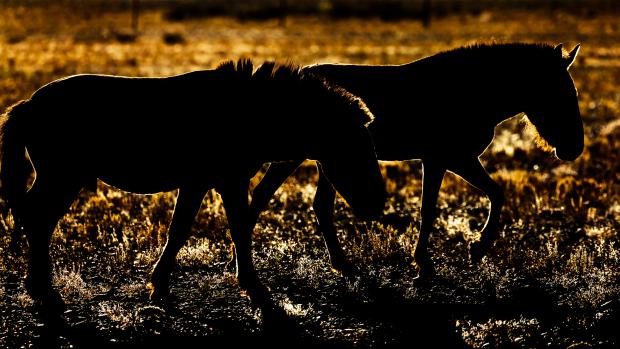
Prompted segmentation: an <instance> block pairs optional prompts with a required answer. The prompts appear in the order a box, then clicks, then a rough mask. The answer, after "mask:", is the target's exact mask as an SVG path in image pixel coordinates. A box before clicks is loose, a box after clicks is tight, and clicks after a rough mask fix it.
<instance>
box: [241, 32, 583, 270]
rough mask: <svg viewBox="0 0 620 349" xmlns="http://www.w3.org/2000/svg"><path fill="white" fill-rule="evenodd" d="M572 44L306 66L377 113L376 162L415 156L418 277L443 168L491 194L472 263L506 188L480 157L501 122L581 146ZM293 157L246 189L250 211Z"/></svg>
mask: <svg viewBox="0 0 620 349" xmlns="http://www.w3.org/2000/svg"><path fill="white" fill-rule="evenodd" d="M578 52H579V45H578V46H577V47H575V48H574V49H573V50H572V51H571V52H570V53H565V52H564V50H563V47H562V45H558V46H556V47H553V46H550V45H546V44H493V45H487V44H480V45H474V46H469V47H463V48H458V49H454V50H451V51H447V52H443V53H439V54H436V55H434V56H430V57H427V58H424V59H420V60H417V61H414V62H411V63H407V64H403V65H389V66H367V65H336V64H320V65H314V66H308V67H306V68H304V70H306V71H309V72H312V73H315V74H318V75H320V76H322V77H325V78H326V79H327V80H329V81H330V82H333V83H335V84H337V85H339V86H341V87H343V88H345V89H347V90H348V91H349V92H351V93H353V94H355V95H357V96H359V97H360V98H362V99H363V100H364V102H365V103H366V105H367V106H368V107H369V108H370V109H371V111H372V112H373V113H374V115H375V116H376V120H375V121H374V122H373V124H372V125H371V126H370V127H369V129H370V131H371V134H372V136H373V139H374V141H375V147H376V150H377V157H378V158H379V159H380V160H409V159H421V160H422V163H423V193H422V209H421V210H422V219H421V224H420V237H419V241H418V244H417V246H416V249H415V253H414V259H415V261H416V264H417V266H418V272H419V276H421V277H424V276H430V275H432V274H433V272H434V269H433V266H432V262H431V259H430V257H429V255H428V252H427V241H428V237H429V234H430V232H431V228H432V226H433V222H434V221H435V218H436V214H437V212H436V205H437V195H438V193H439V189H440V187H441V183H442V180H443V177H444V173H445V172H446V171H447V170H449V171H451V172H453V173H455V174H457V175H459V176H460V177H462V178H463V179H464V180H465V181H467V182H468V183H469V184H471V185H472V186H474V187H476V188H478V189H480V190H481V191H482V192H484V193H485V194H486V195H487V196H488V198H489V200H490V202H491V208H490V213H489V215H488V218H487V221H486V223H485V225H484V228H483V229H482V231H481V234H480V239H479V241H476V242H473V243H472V244H471V245H470V255H471V259H472V261H474V262H477V261H478V260H479V259H481V258H482V257H483V256H484V255H485V254H486V252H487V251H488V249H489V248H490V247H491V246H492V244H493V241H494V240H495V239H496V238H497V236H498V229H499V217H500V212H501V209H502V205H503V203H504V195H503V192H502V189H501V188H500V186H499V185H498V184H497V183H495V181H493V179H492V178H491V177H490V176H489V174H488V173H487V172H486V170H485V169H484V168H483V166H482V165H481V163H480V161H479V159H478V157H479V156H480V154H482V152H483V151H484V150H485V149H486V147H487V146H488V145H489V143H490V142H491V141H492V139H493V135H494V128H495V126H496V125H497V124H498V123H500V122H502V121H503V120H505V119H507V118H510V117H513V116H515V115H517V114H520V113H525V114H526V115H527V119H526V120H529V122H531V123H530V125H532V124H533V125H534V126H535V129H536V130H537V131H538V137H539V138H540V139H539V143H544V144H546V147H547V148H548V149H549V150H551V149H555V155H556V157H558V158H559V159H562V160H574V159H576V158H577V157H578V156H579V155H580V154H581V153H582V151H583V144H584V140H583V139H584V134H583V124H582V121H581V116H580V114H579V106H578V101H577V92H576V89H575V86H574V84H573V81H572V78H571V76H570V74H569V72H568V68H569V67H570V66H571V64H572V63H573V61H574V60H575V57H576V56H577V53H578ZM529 122H528V123H529ZM545 141H546V143H545ZM298 165H299V162H291V163H280V164H272V165H271V166H270V167H269V169H268V171H267V172H266V174H265V176H264V178H263V180H262V181H261V182H260V184H259V185H258V186H257V187H256V188H255V190H254V192H253V198H252V203H251V206H252V209H253V210H254V211H255V212H257V213H258V212H260V211H261V210H262V209H263V208H264V207H266V206H267V204H268V202H269V199H270V198H271V196H272V195H273V193H274V192H275V190H276V189H277V188H278V187H279V186H280V184H281V183H282V182H283V181H284V180H285V179H286V178H287V177H288V176H289V175H290V174H291V173H292V171H294V170H295V168H296V167H297V166H298ZM319 173H320V178H319V181H318V188H317V192H316V195H315V198H314V204H313V206H314V211H315V213H316V217H317V220H318V222H319V228H320V230H321V231H322V232H323V237H324V240H325V243H326V246H327V249H328V251H329V255H330V258H331V262H332V265H333V266H334V268H336V269H340V270H344V271H348V270H349V269H350V268H351V265H349V264H348V263H347V260H346V258H345V255H344V253H343V251H342V249H341V247H340V245H339V243H338V238H337V236H336V230H335V228H334V226H333V211H334V198H335V192H334V189H333V188H332V187H331V186H330V185H329V181H327V179H325V178H324V177H323V173H322V171H321V166H319Z"/></svg>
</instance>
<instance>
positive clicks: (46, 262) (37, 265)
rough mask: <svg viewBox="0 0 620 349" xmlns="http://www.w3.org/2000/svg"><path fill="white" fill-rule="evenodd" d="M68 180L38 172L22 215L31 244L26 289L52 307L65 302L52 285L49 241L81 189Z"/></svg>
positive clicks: (60, 305) (56, 307) (59, 305)
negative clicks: (38, 174)
mask: <svg viewBox="0 0 620 349" xmlns="http://www.w3.org/2000/svg"><path fill="white" fill-rule="evenodd" d="M67 183H68V182H67V181H64V180H57V181H53V180H46V178H45V177H44V176H42V175H40V176H38V178H37V180H36V181H35V183H34V185H33V187H32V188H31V189H30V191H28V193H26V198H25V202H24V207H23V212H22V217H21V218H22V224H23V226H24V229H25V231H26V237H27V239H28V244H29V259H28V263H29V264H28V277H27V279H26V289H27V290H28V292H29V293H30V295H31V296H32V298H34V299H35V300H37V301H40V302H41V303H42V305H43V306H44V307H47V308H51V309H52V310H57V309H58V308H60V307H62V305H63V302H62V299H61V298H60V295H59V294H58V292H56V291H55V290H54V288H53V287H52V273H51V263H50V256H49V244H50V240H51V237H52V233H53V232H54V227H55V226H56V224H57V223H58V220H59V219H60V218H61V217H62V216H63V214H64V213H65V211H66V210H67V209H68V208H69V206H70V205H71V203H72V202H73V199H74V197H75V195H76V194H77V193H78V191H79V186H77V185H74V184H67Z"/></svg>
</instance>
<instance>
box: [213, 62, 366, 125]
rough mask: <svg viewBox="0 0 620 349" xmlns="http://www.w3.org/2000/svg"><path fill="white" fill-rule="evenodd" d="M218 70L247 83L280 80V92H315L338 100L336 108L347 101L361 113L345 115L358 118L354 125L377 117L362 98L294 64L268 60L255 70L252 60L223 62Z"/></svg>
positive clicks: (362, 123)
mask: <svg viewBox="0 0 620 349" xmlns="http://www.w3.org/2000/svg"><path fill="white" fill-rule="evenodd" d="M216 70H217V71H221V72H223V73H224V74H230V75H231V76H235V77H236V78H241V79H243V80H246V81H248V82H255V83H262V84H265V83H270V82H273V81H277V82H280V83H281V86H282V87H281V88H280V89H278V90H279V91H284V92H285V93H300V92H293V91H307V92H309V93H312V94H311V95H312V96H317V92H318V93H319V94H320V95H322V96H325V97H327V98H331V99H339V101H338V102H339V103H334V106H337V105H342V101H344V104H345V105H346V106H347V107H351V108H352V109H356V110H359V111H360V112H357V113H343V114H346V115H352V114H353V115H354V116H353V117H354V118H355V120H353V121H354V122H355V123H358V124H361V125H365V126H367V125H368V124H370V123H371V122H372V121H373V120H374V115H373V114H372V113H371V112H370V110H369V109H368V107H367V106H366V104H365V103H364V102H363V101H362V99H361V98H359V97H357V96H355V95H353V94H352V93H350V92H348V91H347V90H345V89H344V88H342V87H339V86H337V85H335V84H333V83H330V82H328V81H327V80H325V79H324V78H322V77H320V76H318V75H315V74H313V73H311V72H309V71H307V70H305V69H303V68H302V67H301V66H299V65H296V64H293V63H284V64H279V63H276V62H273V61H268V62H264V63H263V64H261V65H260V66H259V67H258V68H257V69H256V70H254V64H253V62H252V60H251V59H249V58H242V59H239V60H237V61H236V62H235V61H233V60H228V61H225V62H222V63H220V64H219V65H218V67H217V68H216ZM290 87H294V88H290ZM309 93H308V94H309ZM336 112H337V111H336ZM339 116H340V115H339ZM316 117H323V115H316ZM342 117H345V115H342Z"/></svg>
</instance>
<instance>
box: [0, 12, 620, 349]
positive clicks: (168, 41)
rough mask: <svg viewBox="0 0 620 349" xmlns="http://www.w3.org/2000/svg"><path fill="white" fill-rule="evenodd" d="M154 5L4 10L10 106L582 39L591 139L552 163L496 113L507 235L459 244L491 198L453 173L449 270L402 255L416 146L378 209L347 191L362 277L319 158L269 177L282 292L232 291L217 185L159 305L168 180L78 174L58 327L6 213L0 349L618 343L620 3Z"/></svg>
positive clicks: (266, 226) (414, 189) (263, 230)
mask: <svg viewBox="0 0 620 349" xmlns="http://www.w3.org/2000/svg"><path fill="white" fill-rule="evenodd" d="M162 14H163V12H162V10H161V9H150V10H145V11H143V12H142V13H141V16H140V21H139V28H138V32H137V33H134V32H133V31H132V30H131V26H130V14H129V13H128V12H124V11H122V10H115V11H104V10H102V9H101V8H97V9H93V8H90V9H80V8H74V9H72V10H71V11H65V10H63V9H62V8H61V7H49V6H48V7H17V6H8V5H5V6H2V7H0V18H2V20H0V107H2V109H3V110H4V108H6V107H7V106H9V105H10V104H12V103H13V102H15V101H17V100H19V99H22V98H27V97H28V96H29V94H30V93H32V92H33V91H34V90H35V89H36V88H38V87H40V86H42V85H43V84H45V83H47V82H49V81H51V80H53V79H55V78H58V77H62V76H66V75H69V74H75V73H105V74H123V75H144V76H160V75H170V74H175V73H181V72H186V71H189V70H195V69H203V68H212V67H214V66H216V65H217V63H218V62H220V61H222V60H224V59H230V58H233V59H235V58H239V57H251V58H253V59H254V60H256V61H257V62H261V61H263V60H267V59H277V60H279V61H281V62H287V61H289V60H290V61H294V62H297V63H299V64H312V63H318V62H346V63H368V64H399V63H405V62H408V61H411V60H414V59H417V58H421V57H424V56H426V55H429V54H433V53H436V52H439V51H441V50H445V49H449V48H454V47H458V46H461V45H465V44H470V43H474V42H479V41H484V42H489V41H494V42H512V41H525V42H547V43H553V44H555V43H559V42H567V43H568V45H574V44H576V43H578V42H580V43H581V44H582V50H581V52H580V55H579V57H578V58H577V61H576V63H575V64H574V66H573V67H572V68H571V71H572V76H573V78H574V80H575V84H576V86H577V88H578V89H579V100H580V109H581V114H582V117H583V121H584V126H585V135H586V150H585V152H584V154H583V155H582V156H581V157H580V158H579V159H578V160H577V161H575V162H571V163H568V162H561V161H559V160H557V159H555V158H554V157H553V155H552V154H549V153H547V152H545V151H543V150H540V149H538V148H537V147H536V145H535V144H534V143H533V141H532V135H531V134H530V133H528V132H527V131H524V130H522V128H521V125H520V123H519V122H518V121H516V120H509V121H507V122H506V123H504V124H502V125H500V126H499V127H498V128H497V129H496V137H495V140H494V142H493V143H492V144H491V146H490V147H489V148H488V149H487V151H486V152H485V153H484V154H483V156H482V161H483V163H484V164H485V166H486V168H487V169H488V170H489V172H491V173H492V176H493V178H494V179H495V180H496V181H497V182H498V183H500V184H501V185H502V187H503V188H504V189H505V192H506V197H507V202H506V207H505V208H504V210H503V212H502V218H501V223H502V232H501V237H500V239H499V240H498V241H497V243H496V245H495V246H494V248H493V249H492V250H491V252H490V254H489V255H488V257H487V258H486V259H484V260H483V261H482V262H481V263H480V264H477V265H472V264H471V263H470V261H469V259H468V253H467V241H470V240H472V239H475V238H476V233H477V232H478V231H479V229H480V228H481V227H482V226H483V224H484V220H485V217H486V215H487V212H488V200H487V199H486V198H485V197H484V196H482V195H481V193H480V192H478V191H477V190H475V189H473V188H472V187H470V186H469V185H468V184H467V183H466V182H464V181H463V180H461V179H460V178H458V177H457V176H455V175H453V174H448V175H446V177H445V179H444V183H443V186H442V190H441V194H440V197H439V203H438V208H439V210H440V218H439V219H438V221H437V223H436V225H435V231H434V232H433V234H432V236H431V243H430V252H431V254H432V258H433V260H434V262H435V264H436V266H437V272H438V275H437V277H436V278H434V279H433V280H432V281H430V282H426V283H416V282H415V281H414V279H413V278H414V276H415V275H416V271H415V268H414V267H413V266H412V265H411V262H412V257H411V253H412V249H413V247H414V246H415V244H416V241H417V234H418V230H419V229H418V225H419V221H420V214H419V209H420V193H421V188H420V184H421V182H420V180H421V164H420V162H417V161H411V162H407V163H405V162H402V163H384V164H383V165H382V166H383V167H382V169H383V171H384V174H385V175H386V180H387V188H388V191H389V199H388V204H387V206H386V210H385V218H383V219H382V220H381V221H379V222H374V223H364V222H360V221H357V220H356V219H355V218H354V217H353V215H352V213H351V211H350V209H349V208H348V207H347V206H346V205H345V203H344V202H343V201H342V200H341V199H339V201H338V203H337V222H336V224H337V228H338V231H339V234H340V235H339V238H340V240H341V242H342V245H343V246H344V248H345V251H346V254H347V256H348V257H349V258H350V260H351V261H352V262H353V263H354V264H355V265H356V266H357V267H358V269H359V273H358V276H354V277H344V276H342V275H339V274H338V273H335V272H334V271H333V270H331V268H330V264H329V261H328V256H327V254H326V250H325V248H324V246H323V243H322V240H321V236H320V233H319V232H318V229H317V225H316V223H315V220H314V213H313V211H312V208H311V202H312V198H313V195H314V192H315V189H316V186H315V185H316V180H317V175H316V171H315V169H314V166H313V164H312V162H308V163H307V164H306V165H305V166H304V167H302V168H300V169H299V170H298V171H297V172H296V174H295V176H293V177H291V178H290V179H289V180H288V181H287V182H286V183H285V185H284V186H283V187H282V188H281V189H280V190H279V191H278V192H277V193H276V195H275V196H274V198H273V200H272V201H271V203H270V206H269V208H268V209H267V210H266V211H265V212H264V213H263V214H262V215H261V217H260V220H259V223H258V225H257V227H256V229H255V231H254V236H253V253H254V256H253V257H254V263H255V264H256V266H257V269H258V272H259V276H260V278H261V280H262V281H263V283H264V284H265V285H267V286H268V287H270V289H271V292H272V297H273V299H274V303H275V306H274V307H273V308H268V309H260V308H258V307H256V306H254V305H253V304H252V303H251V302H250V301H249V300H248V298H247V297H245V296H244V295H242V294H241V293H240V289H239V287H238V285H237V282H236V278H235V274H234V269H233V268H232V266H231V265H230V264H229V261H230V258H231V241H230V237H229V235H228V228H227V223H226V218H225V212H224V209H223V207H222V205H221V201H220V199H219V196H218V195H217V193H215V192H211V193H209V195H207V197H206V198H205V201H204V202H203V207H202V209H201V212H200V214H199V215H198V217H197V221H196V224H195V226H194V228H193V234H194V235H193V237H192V239H191V240H190V242H189V243H188V244H187V245H186V246H185V247H184V248H183V250H182V251H181V253H180V255H179V257H178V269H177V270H176V271H175V273H174V282H173V285H172V294H173V297H172V298H171V299H170V300H169V301H168V302H166V303H164V304H151V303H150V302H149V299H148V290H147V289H146V287H145V285H146V282H147V277H148V274H149V272H150V269H151V268H152V266H153V265H154V262H155V261H156V260H157V258H158V255H159V253H160V252H161V249H162V246H163V243H164V241H165V231H166V227H167V225H168V223H169V221H170V216H171V210H172V208H173V203H174V198H175V193H174V192H171V193H162V194H158V195H154V196H140V195H133V194H128V193H124V192H120V191H118V190H116V189H114V188H111V187H108V186H106V185H105V184H103V183H99V185H98V188H97V191H96V192H89V191H87V190H84V191H83V192H82V193H81V194H80V196H79V197H78V198H77V199H76V202H75V203H74V205H73V206H72V208H71V210H70V212H68V213H67V215H66V216H65V217H64V218H63V219H62V220H61V222H60V223H59V224H58V226H57V229H56V232H55V234H54V236H53V241H52V247H51V251H52V252H51V255H52V259H53V261H54V268H55V271H54V282H55V285H56V287H57V288H58V289H59V290H60V292H61V294H62V296H63V298H64V300H65V301H66V303H67V310H66V312H65V313H64V323H56V325H55V326H49V325H48V324H46V323H45V321H44V320H45V318H44V316H43V314H41V313H40V312H39V311H38V309H37V307H35V306H33V302H32V300H31V299H30V298H29V297H28V295H27V294H26V292H25V289H24V286H23V276H24V270H25V259H24V253H22V254H21V255H19V256H17V257H16V258H10V256H9V254H8V250H7V248H8V246H9V241H10V238H9V234H8V231H9V229H10V227H11V225H12V220H11V218H10V216H9V215H6V214H5V215H4V216H3V217H2V219H1V220H0V223H2V224H0V248H1V249H2V250H1V251H2V253H1V255H0V271H1V272H0V281H1V284H0V319H1V324H0V346H1V347H8V348H19V347H23V348H28V347H36V348H47V347H54V346H55V347H62V348H70V347H91V346H94V345H105V346H109V347H115V346H116V347H124V346H127V347H129V346H134V345H136V344H160V345H161V344H170V345H179V346H187V345H195V344H201V345H208V344H211V345H217V344H231V343H232V344H257V343H259V344H263V345H271V346H284V345H297V346H304V345H307V346H318V345H320V346H321V347H362V348H370V347H373V348H377V347H378V348H383V347H405V346H407V347H410V346H415V345H416V344H419V343H423V342H429V341H430V342H434V343H435V344H437V346H442V347H472V348H490V347H525V348H529V347H553V348H567V347H571V346H572V347H573V348H576V347H581V348H585V347H617V346H618V345H620V339H619V338H618V323H619V320H618V316H619V314H620V303H619V301H618V296H619V293H620V283H619V282H618V280H619V276H620V269H619V266H620V252H619V251H620V250H619V248H620V245H619V241H618V233H617V232H618V229H619V228H620V174H619V171H618V170H619V164H620V92H618V85H619V84H620V45H619V42H618V37H620V17H618V16H615V15H613V14H606V13H596V12H595V13H587V14H585V15H578V14H571V13H567V12H551V11H547V10H545V11H530V12H526V11H514V10H511V11H494V12H485V11H483V12H479V13H475V14H468V13H452V14H446V15H445V16H442V17H440V18H435V19H433V21H432V22H431V26H430V27H429V28H425V27H423V26H422V24H421V23H420V22H419V21H417V20H415V19H412V20H407V19H403V20H397V21H396V20H394V21H386V20H381V19H374V18H364V19H354V18H348V19H347V18H345V19H332V18H328V17H325V16H308V17H302V16H299V17H283V18H277V19H266V20H252V19H247V18H246V19H235V18H229V17H207V18H194V19H189V20H183V21H169V20H166V19H165V16H163V15H162ZM506 69H510V67H506ZM274 98H277V97H274ZM449 102H450V101H446V103H449ZM411 112H412V113H415V110H411ZM110 141H113V140H110ZM205 142H209V139H208V138H205ZM76 146H79V144H76ZM213 147H214V149H215V150H216V149H217V144H214V145H213ZM2 205H3V207H4V204H2ZM22 247H23V248H24V249H25V248H27V246H24V245H22Z"/></svg>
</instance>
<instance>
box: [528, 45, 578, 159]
mask: <svg viewBox="0 0 620 349" xmlns="http://www.w3.org/2000/svg"><path fill="white" fill-rule="evenodd" d="M579 48H580V45H577V46H576V47H575V48H574V49H573V50H572V51H570V52H569V53H568V54H567V55H565V54H564V49H563V46H562V44H560V45H558V46H556V47H555V48H554V49H553V55H554V56H553V57H552V59H551V60H550V62H551V64H550V65H551V66H545V68H546V69H545V70H544V71H543V72H542V73H541V74H539V75H541V76H539V77H537V78H538V80H537V81H536V82H535V83H534V86H532V88H531V89H530V92H531V95H530V98H529V99H528V106H527V109H526V110H525V113H526V115H527V117H528V118H529V120H530V121H531V122H532V123H533V124H534V126H535V127H536V130H537V131H538V133H539V135H540V136H542V138H544V140H545V141H546V142H547V143H548V144H549V145H550V146H551V147H552V148H554V150H555V156H556V157H557V158H558V159H561V160H568V161H572V160H575V159H576V158H578V157H579V156H580V155H581V153H582V152H583V146H584V134H583V123H582V121H581V115H580V113H579V103H578V100H577V89H576V88H575V85H574V83H573V79H572V78H571V76H570V73H569V71H568V69H569V68H570V66H571V65H572V64H573V62H574V61H575V58H576V57H577V53H578V52H579Z"/></svg>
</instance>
